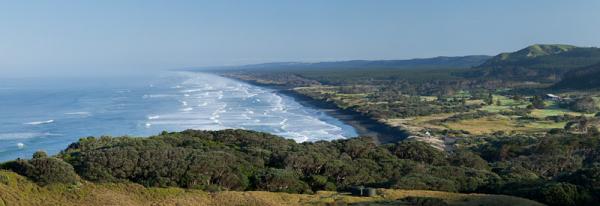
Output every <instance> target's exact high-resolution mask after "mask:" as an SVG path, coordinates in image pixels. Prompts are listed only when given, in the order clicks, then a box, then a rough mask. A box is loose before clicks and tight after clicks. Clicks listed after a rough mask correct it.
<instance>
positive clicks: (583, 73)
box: [554, 64, 600, 89]
mask: <svg viewBox="0 0 600 206" xmlns="http://www.w3.org/2000/svg"><path fill="white" fill-rule="evenodd" d="M554 88H557V89H598V88H600V64H595V65H592V66H589V67H584V68H580V69H575V70H572V71H569V72H567V73H566V74H565V76H564V78H563V80H561V81H560V82H558V83H556V84H555V85H554Z"/></svg>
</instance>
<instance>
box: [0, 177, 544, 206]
mask: <svg viewBox="0 0 600 206" xmlns="http://www.w3.org/2000/svg"><path fill="white" fill-rule="evenodd" d="M379 192H380V193H381V194H382V195H380V196H376V197H355V196H350V195H349V194H345V193H336V192H325V191H323V192H318V193H316V194H312V195H307V194H288V193H276V192H261V191H249V192H235V191H224V192H214V193H210V192H204V191H201V190H193V189H181V188H145V187H143V186H141V185H138V184H132V183H92V182H83V183H81V184H79V185H76V186H71V185H63V184H54V185H50V186H45V187H41V186H38V185H36V184H35V183H34V182H31V181H30V180H27V179H26V178H25V177H23V176H20V175H18V174H15V173H13V172H9V171H2V170H0V206H5V205H207V206H208V205H215V206H216V205H256V206H263V205H326V204H331V203H334V202H337V204H338V205H342V203H347V204H349V205H365V204H375V203H377V205H408V203H407V201H401V200H398V199H403V198H406V197H430V198H439V199H441V200H444V201H445V202H447V203H448V204H449V205H464V206H469V205H491V206H494V205H498V206H500V205H522V206H528V205H542V204H539V203H537V202H534V201H530V200H527V199H523V198H518V197H511V196H504V195H485V194H458V193H450V192H436V191H422V190H380V191H379ZM403 203H407V204H403Z"/></svg>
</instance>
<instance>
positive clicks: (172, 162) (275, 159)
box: [2, 130, 600, 205]
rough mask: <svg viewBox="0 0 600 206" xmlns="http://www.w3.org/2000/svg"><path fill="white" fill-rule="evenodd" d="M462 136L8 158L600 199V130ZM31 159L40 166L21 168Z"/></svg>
mask: <svg viewBox="0 0 600 206" xmlns="http://www.w3.org/2000/svg"><path fill="white" fill-rule="evenodd" d="M460 144H461V145H463V146H462V147H461V149H458V150H456V151H454V152H451V153H446V152H442V151H439V150H437V149H435V148H433V147H431V146H429V145H428V144H425V143H422V142H416V141H402V142H399V143H396V144H384V145H375V144H374V143H373V140H372V139H370V138H366V137H365V138H355V139H348V140H337V141H332V142H326V141H320V142H314V143H295V142H294V141H292V140H286V139H284V138H281V137H277V136H273V135H269V134H265V133H260V132H252V131H244V130H223V131H195V130H187V131H184V132H176V133H166V132H164V133H162V134H160V135H158V136H153V137H149V138H131V137H118V138H111V137H101V138H93V137H90V138H83V139H81V140H80V141H79V142H76V143H73V144H71V145H70V146H69V147H68V148H67V149H66V150H64V151H63V152H61V153H60V154H59V155H58V156H57V157H56V158H54V157H50V158H48V157H43V156H42V157H35V158H33V159H31V160H17V161H14V162H8V163H4V164H3V165H2V167H3V168H4V169H10V170H13V171H15V172H17V173H19V174H22V175H24V176H27V177H29V178H30V179H31V180H34V181H37V182H38V183H40V184H44V185H45V184H49V183H52V182H59V183H68V182H70V181H71V180H72V178H71V177H70V175H62V176H61V178H54V179H48V178H47V177H49V176H53V175H59V174H63V173H65V172H66V171H70V170H69V169H74V171H75V172H76V173H77V174H78V175H79V176H80V177H81V178H83V179H85V180H89V181H94V182H104V183H107V182H135V183H139V184H142V185H144V186H149V187H183V188H193V189H202V190H206V191H221V190H239V191H244V190H264V191H275V192H287V193H307V194H312V193H314V192H315V191H319V190H331V191H335V190H339V191H345V190H348V189H349V188H350V187H352V186H358V185H363V186H368V187H376V188H393V189H411V190H414V189H416V190H439V191H449V192H462V193H474V192H475V193H492V194H507V195H514V196H520V197H525V198H529V199H534V200H537V201H540V202H543V203H546V204H549V205H593V204H594V203H596V202H598V201H600V200H599V199H598V197H600V187H598V185H599V184H600V179H598V178H599V177H600V176H599V175H598V174H599V173H600V166H599V165H598V163H599V161H600V158H599V157H600V155H599V154H600V134H598V133H586V134H570V133H564V132H558V133H556V134H554V135H546V136H519V137H515V136H511V137H505V136H501V135H499V136H490V137H486V138H479V139H469V140H464V141H463V142H460ZM38 160H43V162H45V163H36V162H37V161H38ZM63 161H64V162H66V163H64V162H63ZM48 162H54V163H48ZM67 163H68V164H67ZM28 164H31V165H33V166H27V167H30V168H35V169H33V170H32V171H34V172H28V171H29V170H23V169H22V168H23V165H28ZM71 165H72V168H71V167H69V166H71ZM66 173H67V174H69V172H66ZM65 180H66V181H65Z"/></svg>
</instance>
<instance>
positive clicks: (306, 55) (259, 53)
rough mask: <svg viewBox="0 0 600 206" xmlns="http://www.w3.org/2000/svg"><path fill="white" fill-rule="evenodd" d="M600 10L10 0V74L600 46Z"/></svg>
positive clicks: (1, 44) (527, 4)
mask: <svg viewBox="0 0 600 206" xmlns="http://www.w3.org/2000/svg"><path fill="white" fill-rule="evenodd" d="M599 11H600V1H597V0H589V1H580V0H568V1H567V0H565V1H550V0H539V1H534V0H528V1H523V0H503V1H491V0H490V1H484V0H473V1H468V0H461V1H447V0H439V1H426V0H414V1H408V0H406V1H402V0H393V1H383V0H377V1H372V0H368V1H367V0H364V1H353V0H338V1H333V0H314V1H307V0H303V1H300V0H293V1H292V0H289V1H285V0H272V1H261V0H245V1H243V0H240V1H222V0H219V1H217V0H215V1H148V0H144V1H123V0H116V1H50V0H49V1H10V2H9V1H2V2H1V3H0V74H12V73H24V72H32V71H34V72H36V73H44V72H45V73H57V72H56V71H58V70H61V71H64V70H65V69H70V70H77V71H99V70H135V69H170V68H179V67H190V66H207V65H232V64H246V63H259V62H271V61H329V60H348V59H406V58H415V57H432V56H440V55H444V56H458V55H470V54H489V55H493V54H496V53H499V52H503V51H512V50H516V49H519V48H522V47H525V46H527V45H530V44H534V43H564V44H574V45H579V46H600V26H599V25H600V12H599ZM40 71H43V72H40Z"/></svg>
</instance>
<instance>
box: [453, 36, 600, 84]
mask: <svg viewBox="0 0 600 206" xmlns="http://www.w3.org/2000/svg"><path fill="white" fill-rule="evenodd" d="M599 62H600V49H598V48H594V47H577V46H572V45H564V44H535V45H531V46H528V47H526V48H524V49H521V50H518V51H515V52H507V53H501V54H498V55H496V56H495V57H493V58H491V59H489V60H487V61H486V62H484V63H483V64H481V65H480V66H477V67H475V68H473V69H472V70H469V71H466V72H464V73H463V74H462V76H466V77H475V78H493V79H503V80H509V81H537V82H548V83H554V82H557V81H559V80H560V79H561V78H562V76H563V75H564V74H565V73H567V72H568V71H570V70H572V69H576V68H581V67H586V66H590V65H593V64H596V63H599Z"/></svg>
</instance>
